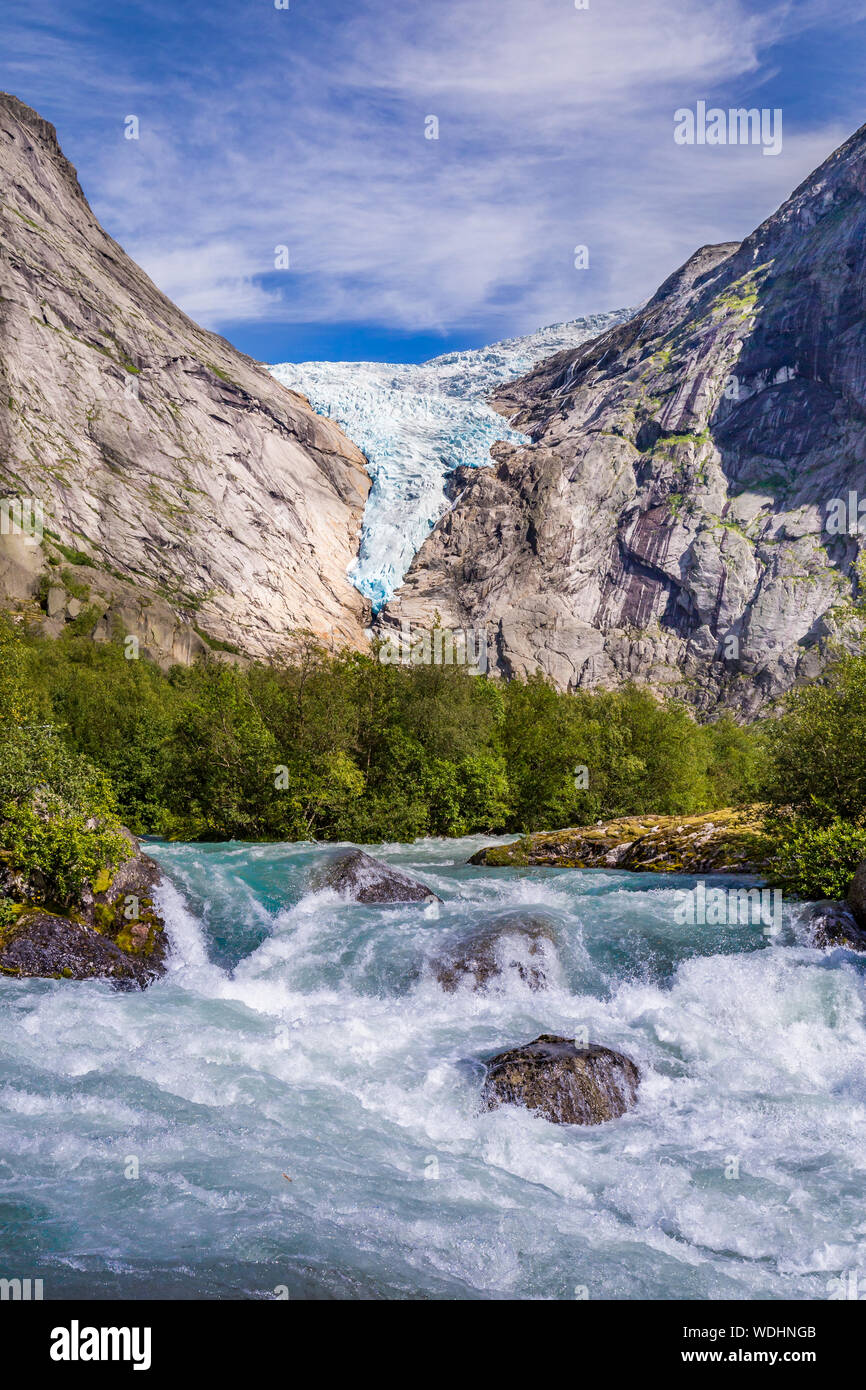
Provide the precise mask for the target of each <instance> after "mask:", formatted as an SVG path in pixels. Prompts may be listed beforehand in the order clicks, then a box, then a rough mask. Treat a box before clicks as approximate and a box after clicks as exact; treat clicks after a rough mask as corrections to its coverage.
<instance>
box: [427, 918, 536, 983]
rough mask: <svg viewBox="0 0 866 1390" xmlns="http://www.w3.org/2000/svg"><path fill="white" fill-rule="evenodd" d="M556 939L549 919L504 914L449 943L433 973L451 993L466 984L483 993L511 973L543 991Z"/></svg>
mask: <svg viewBox="0 0 866 1390" xmlns="http://www.w3.org/2000/svg"><path fill="white" fill-rule="evenodd" d="M555 940H556V938H555V936H554V932H553V928H552V926H551V924H550V922H548V921H547V919H546V918H544V917H523V916H521V915H520V914H518V913H503V914H502V916H501V917H497V918H495V919H494V920H493V921H492V922H487V923H485V924H484V925H483V926H480V927H477V928H476V929H475V930H474V931H473V932H471V933H469V934H468V935H465V936H462V937H460V938H459V939H458V940H456V941H453V942H451V943H449V945H448V946H446V948H445V950H444V951H443V952H442V954H441V955H440V956H437V957H436V958H435V959H434V961H433V963H432V968H433V973H434V975H435V976H436V979H437V980H438V981H439V984H440V985H441V986H442V988H443V989H445V990H448V991H449V992H452V991H454V990H456V989H457V987H458V985H460V984H462V983H471V986H472V988H473V989H475V990H483V989H485V988H486V987H487V985H488V984H489V983H490V981H491V980H494V979H497V978H500V977H502V976H504V975H506V974H507V973H508V972H509V971H515V972H516V974H517V975H518V976H519V978H520V979H521V980H522V981H523V982H524V984H526V985H528V986H529V988H530V989H543V988H544V986H545V985H546V984H547V973H546V970H545V965H546V956H547V953H548V950H549V949H550V948H551V946H552V944H553V943H554V941H555Z"/></svg>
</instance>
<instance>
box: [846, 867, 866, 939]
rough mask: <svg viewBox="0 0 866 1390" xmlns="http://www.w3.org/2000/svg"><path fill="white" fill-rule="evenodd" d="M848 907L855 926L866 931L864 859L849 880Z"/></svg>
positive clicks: (865, 868)
mask: <svg viewBox="0 0 866 1390" xmlns="http://www.w3.org/2000/svg"><path fill="white" fill-rule="evenodd" d="M848 906H849V908H850V909H851V911H852V912H853V914H854V916H855V917H856V919H857V925H858V926H859V927H862V928H863V929H864V930H866V859H864V861H863V863H862V864H861V865H860V867H859V868H858V869H857V872H856V873H855V875H854V877H853V879H852V880H851V887H850V888H849V889H848Z"/></svg>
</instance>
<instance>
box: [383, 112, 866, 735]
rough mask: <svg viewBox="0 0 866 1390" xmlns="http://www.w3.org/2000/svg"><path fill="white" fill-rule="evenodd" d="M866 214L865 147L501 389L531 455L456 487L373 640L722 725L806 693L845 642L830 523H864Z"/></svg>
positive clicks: (842, 573)
mask: <svg viewBox="0 0 866 1390" xmlns="http://www.w3.org/2000/svg"><path fill="white" fill-rule="evenodd" d="M864 194H866V127H864V128H863V129H861V130H860V131H858V132H857V133H856V134H855V135H854V136H852V138H851V139H850V140H848V141H847V142H846V143H845V144H844V145H843V146H842V147H841V148H840V149H839V150H837V151H836V152H835V153H834V154H833V155H831V156H830V158H829V159H828V160H827V161H826V162H825V163H824V164H823V165H822V166H821V167H820V169H818V170H817V171H816V172H815V173H814V174H813V175H812V176H811V177H810V178H808V179H807V180H806V181H805V182H804V183H803V184H802V185H801V186H800V187H799V188H798V189H797V190H796V191H795V192H794V193H793V194H792V196H791V197H790V198H789V199H788V201H787V202H786V203H785V204H784V205H783V206H782V207H781V208H780V209H779V211H778V212H776V213H775V214H774V215H773V216H772V217H770V218H768V220H767V221H766V222H764V223H763V224H762V225H761V226H760V227H758V229H757V230H756V231H755V232H754V233H752V235H751V236H749V237H748V238H747V239H746V240H745V241H744V242H743V243H742V245H736V244H726V245H721V246H708V247H703V248H702V249H701V250H699V251H697V252H696V253H695V255H694V256H692V258H691V259H690V260H689V261H688V262H687V263H686V264H685V265H684V266H683V267H682V268H681V269H680V270H678V271H677V272H676V273H675V274H674V275H672V276H671V277H670V278H669V279H668V280H667V281H666V282H665V283H664V284H663V285H662V286H661V288H660V289H659V290H658V292H657V293H656V295H655V296H654V297H653V298H652V299H651V300H650V301H649V302H648V303H647V304H646V305H645V306H644V307H643V309H642V310H641V311H640V312H639V313H637V314H636V315H635V316H634V317H633V318H631V319H630V320H629V321H628V322H627V323H625V324H622V325H620V326H617V327H615V328H613V329H611V330H609V331H608V332H606V333H603V334H602V335H601V336H600V337H597V338H595V339H594V340H593V341H591V342H589V343H587V344H585V345H584V346H582V347H579V348H577V349H576V350H569V351H566V352H562V353H559V354H557V355H555V356H554V357H552V358H551V359H550V360H549V361H546V362H545V363H543V364H542V365H540V366H539V367H537V368H536V369H535V370H533V371H532V372H530V373H529V374H528V375H526V376H524V377H523V378H522V379H521V380H519V381H518V382H516V383H515V384H513V385H511V386H506V387H503V388H500V389H499V390H498V392H497V394H496V396H495V397H494V400H493V404H494V405H495V406H496V407H497V409H498V410H500V411H501V412H502V413H503V415H504V416H505V417H506V418H507V419H508V421H509V423H510V425H511V426H512V427H514V428H516V429H519V430H521V431H523V432H524V433H525V434H527V435H528V436H529V438H530V441H531V442H530V443H528V444H526V445H519V444H515V443H513V442H512V443H508V442H501V443H497V444H495V445H494V447H493V451H492V452H493V456H494V460H495V466H494V467H493V468H488V469H478V470H469V469H460V470H458V473H457V475H456V476H455V478H454V481H453V486H454V494H455V498H456V500H455V502H454V505H453V507H452V508H451V510H450V511H449V512H448V513H447V514H446V515H445V516H443V517H442V518H441V520H440V521H439V522H438V523H437V525H436V527H435V528H434V530H433V532H432V534H431V536H430V537H429V539H428V540H427V541H426V542H425V543H424V545H423V546H422V547H421V549H420V551H419V553H418V555H417V556H416V557H415V560H414V561H413V563H412V565H411V567H410V569H409V572H408V574H407V577H406V581H405V583H404V584H403V586H402V588H401V589H400V590H399V591H398V593H397V595H396V596H395V598H394V599H393V600H392V602H391V603H389V604H388V605H387V607H386V608H385V610H384V611H383V614H382V624H383V625H384V626H385V627H389V626H394V625H396V624H399V623H401V622H409V624H410V625H411V626H418V627H427V626H429V625H431V624H432V623H434V622H436V621H437V617H438V621H439V622H440V623H441V625H442V626H443V627H445V628H453V629H456V628H475V629H484V630H486V631H487V633H488V641H489V650H490V661H491V666H492V668H493V669H494V670H498V671H499V672H500V673H502V674H504V675H511V674H527V673H530V672H532V671H534V670H536V669H538V668H540V669H541V670H542V671H544V672H545V673H546V674H547V675H548V676H550V677H551V678H552V679H553V680H554V681H555V683H556V684H557V685H558V686H560V687H562V688H575V687H579V686H589V685H596V684H604V685H616V684H618V683H621V682H624V681H626V680H628V679H631V678H634V679H637V680H640V681H644V682H649V683H650V684H652V685H653V686H654V687H655V688H657V689H659V690H664V691H667V692H668V693H674V694H676V695H678V696H681V697H682V698H684V699H686V700H688V701H690V702H691V703H692V704H693V705H695V706H696V707H698V708H700V709H706V710H708V709H712V708H716V707H718V706H727V707H729V708H732V709H735V710H737V711H739V712H740V713H741V714H743V715H748V714H752V713H754V712H756V711H757V710H758V709H759V708H760V707H761V706H762V704H763V703H764V702H766V701H767V700H768V699H770V698H772V697H773V696H775V695H776V694H778V693H779V692H781V691H784V690H786V689H787V688H789V687H790V686H791V685H793V684H794V683H796V682H798V681H801V680H806V679H813V678H815V677H816V676H817V675H818V674H819V672H820V670H821V668H822V665H823V664H824V662H825V660H826V658H827V655H828V652H829V651H830V649H831V647H832V646H833V644H834V643H837V642H840V641H841V642H846V641H849V640H852V639H853V638H854V636H855V634H856V633H857V632H858V631H859V630H860V628H861V627H862V611H861V610H862V606H863V603H862V590H861V587H860V585H859V583H858V566H859V565H860V563H861V561H862V540H861V535H860V534H856V533H851V531H850V529H849V524H850V523H853V527H854V530H855V531H856V529H857V522H856V519H855V518H854V515H853V512H852V511H851V510H850V509H849V510H848V512H847V513H846V514H845V515H844V516H843V517H842V524H841V525H839V524H838V520H839V516H840V508H841V505H842V503H843V502H844V503H846V505H847V503H848V499H849V494H850V493H852V492H853V493H855V494H856V497H855V498H854V499H853V501H854V503H855V510H856V507H857V506H859V501H860V500H863V501H864V502H866V196H864ZM863 511H864V512H866V506H864V508H863ZM864 525H866V520H864V519H862V518H861V520H860V526H859V530H860V532H862V529H863V527H864ZM861 574H862V570H861Z"/></svg>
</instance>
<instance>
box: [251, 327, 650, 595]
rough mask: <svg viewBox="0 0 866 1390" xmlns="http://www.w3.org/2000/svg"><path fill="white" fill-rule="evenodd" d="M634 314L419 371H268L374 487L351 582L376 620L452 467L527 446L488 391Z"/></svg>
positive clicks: (345, 365)
mask: <svg viewBox="0 0 866 1390" xmlns="http://www.w3.org/2000/svg"><path fill="white" fill-rule="evenodd" d="M632 313H633V310H630V309H618V310H614V311H613V312H612V313H608V314H592V315H590V316H589V317H588V318H580V319H574V320H572V321H571V322H569V323H558V324H553V325H552V326H551V327H549V328H542V329H540V330H539V332H537V333H532V334H529V335H528V336H527V337H523V338H509V339H507V340H505V341H503V342H500V343H494V344H493V345H492V346H490V347H486V348H477V349H475V350H473V351H469V352H451V353H447V354H446V355H445V356H444V357H434V358H432V359H431V361H429V362H424V363H421V364H420V365H416V364H414V363H413V364H409V363H402V364H401V363H396V364H392V363H381V362H300V363H294V362H281V363H279V364H277V365H275V366H272V367H271V368H270V371H271V372H272V374H273V375H274V376H275V377H276V379H277V381H280V382H282V383H283V385H284V386H290V387H292V388H293V389H294V390H296V391H300V392H301V393H302V394H303V395H305V396H306V397H307V398H308V399H309V401H310V404H311V405H312V407H313V409H314V410H316V411H318V412H319V414H321V415H326V416H328V417H329V418H331V419H333V420H335V421H336V422H337V423H338V424H339V425H340V426H341V427H342V428H343V429H344V430H345V432H346V433H347V434H348V436H349V438H350V439H352V440H353V441H354V443H355V444H357V445H358V447H359V448H361V449H363V451H364V453H365V454H366V455H367V458H368V460H369V466H370V475H371V477H372V479H373V486H372V489H371V490H370V495H369V498H368V500H367V506H366V510H365V512H364V523H363V530H362V534H361V546H360V551H359V555H358V559H357V560H356V562H355V564H354V566H353V567H352V569H351V571H350V577H351V579H352V582H353V583H354V584H355V586H356V588H358V589H360V591H361V593H362V594H365V595H366V596H367V598H369V599H370V600H371V602H372V604H373V609H374V611H378V609H379V608H381V607H382V605H383V604H384V603H386V602H387V601H388V599H389V598H390V597H391V596H392V594H393V593H394V591H395V589H397V588H398V587H399V586H400V584H401V583H402V581H403V576H404V575H405V573H406V571H407V569H408V568H409V566H410V564H411V563H412V560H413V558H414V556H415V553H416V551H417V550H418V548H419V547H420V545H421V543H422V542H423V540H424V539H425V537H426V536H427V535H428V533H429V532H430V530H431V529H432V527H433V526H434V524H435V522H436V521H437V520H438V518H439V517H440V516H441V515H442V513H443V512H444V511H446V510H447V508H448V501H447V498H446V495H445V479H446V477H447V475H448V474H449V473H450V472H451V471H452V470H453V469H454V468H456V467H458V465H460V464H467V465H469V466H471V467H483V466H484V465H486V464H489V462H490V457H489V455H490V446H491V445H492V444H493V443H495V442H496V440H499V439H505V440H511V441H513V442H515V443H525V442H526V441H525V438H524V436H523V435H521V434H518V433H517V432H516V431H514V430H512V429H511V428H510V427H509V425H508V424H507V423H506V422H505V420H503V418H502V416H501V415H498V414H497V413H496V412H495V411H494V410H492V409H491V408H490V406H488V405H487V403H486V401H487V397H488V396H489V395H490V394H491V393H492V391H493V390H494V389H495V387H497V386H499V385H501V384H502V383H503V382H506V381H511V380H513V379H514V378H516V377H518V376H522V375H523V374H524V373H525V372H528V371H529V370H530V369H531V368H532V367H534V366H535V364H536V363H537V362H540V361H542V360H543V359H544V358H545V357H551V356H553V354H554V353H557V352H561V351H563V350H564V349H565V348H573V347H576V346H577V345H578V344H580V343H582V342H585V341H586V339H587V338H593V337H596V336H597V335H598V334H599V333H603V332H605V330H606V329H608V328H611V327H613V325H614V324H617V323H622V322H624V321H625V319H627V318H629V317H630V316H631V314H632Z"/></svg>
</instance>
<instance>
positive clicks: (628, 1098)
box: [482, 1033, 640, 1125]
mask: <svg viewBox="0 0 866 1390" xmlns="http://www.w3.org/2000/svg"><path fill="white" fill-rule="evenodd" d="M486 1065H487V1077H486V1079H485V1082H484V1090H483V1093H482V1094H483V1100H484V1105H485V1108H486V1109H487V1110H494V1109H496V1107H497V1106H499V1105H523V1106H525V1107H526V1109H528V1110H538V1111H540V1112H541V1114H542V1115H544V1117H545V1118H546V1119H548V1120H551V1121H552V1122H553V1123H554V1124H558V1125H598V1124H602V1123H603V1122H604V1121H605V1120H616V1119H619V1117H620V1116H621V1115H624V1114H625V1112H626V1111H627V1110H630V1109H631V1108H632V1107H633V1105H634V1104H635V1101H636V1100H637V1088H638V1085H639V1083H640V1072H639V1070H638V1068H637V1067H636V1066H635V1064H634V1062H632V1061H631V1059H630V1058H628V1057H625V1056H623V1054H622V1053H620V1052H613V1051H612V1050H611V1049H610V1048H608V1047H601V1046H600V1045H599V1044H598V1043H589V1044H588V1046H586V1047H576V1046H575V1044H574V1043H573V1042H572V1041H571V1039H570V1038H561V1037H557V1036H556V1035H555V1034H553V1033H542V1034H541V1036H540V1037H537V1038H536V1039H535V1040H534V1042H531V1043H526V1044H525V1045H524V1046H523V1047H515V1048H511V1049H510V1050H509V1051H508V1052H500V1053H498V1054H497V1056H495V1057H492V1058H490V1060H489V1061H488V1062H487V1064H486Z"/></svg>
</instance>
